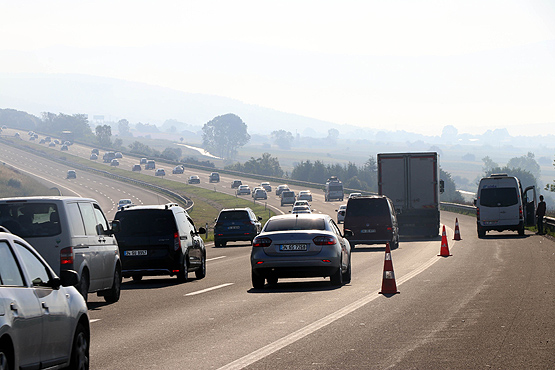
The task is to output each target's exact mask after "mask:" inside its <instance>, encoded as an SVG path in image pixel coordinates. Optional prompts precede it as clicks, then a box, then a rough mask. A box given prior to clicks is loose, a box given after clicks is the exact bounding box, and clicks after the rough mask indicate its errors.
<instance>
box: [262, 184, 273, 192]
mask: <svg viewBox="0 0 555 370" xmlns="http://www.w3.org/2000/svg"><path fill="white" fill-rule="evenodd" d="M260 186H262V187H263V188H264V190H266V192H267V193H269V192H271V191H272V185H270V183H269V182H263V183H261V184H260Z"/></svg>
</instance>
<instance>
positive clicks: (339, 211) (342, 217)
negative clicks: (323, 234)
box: [335, 204, 347, 224]
mask: <svg viewBox="0 0 555 370" xmlns="http://www.w3.org/2000/svg"><path fill="white" fill-rule="evenodd" d="M346 210H347V205H346V204H342V205H340V206H339V209H336V210H335V211H336V212H337V223H338V224H340V223H342V222H343V221H344V220H345V211H346Z"/></svg>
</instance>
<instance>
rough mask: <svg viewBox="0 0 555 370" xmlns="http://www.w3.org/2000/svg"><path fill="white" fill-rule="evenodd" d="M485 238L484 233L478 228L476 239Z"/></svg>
mask: <svg viewBox="0 0 555 370" xmlns="http://www.w3.org/2000/svg"><path fill="white" fill-rule="evenodd" d="M485 236H486V231H485V230H484V229H483V228H481V227H479V226H478V238H483V237H485Z"/></svg>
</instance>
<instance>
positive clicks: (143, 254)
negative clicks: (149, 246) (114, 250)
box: [123, 250, 148, 256]
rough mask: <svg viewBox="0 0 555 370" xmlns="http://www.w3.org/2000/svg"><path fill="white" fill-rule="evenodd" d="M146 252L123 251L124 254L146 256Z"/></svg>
mask: <svg viewBox="0 0 555 370" xmlns="http://www.w3.org/2000/svg"><path fill="white" fill-rule="evenodd" d="M147 254H148V253H147V251H146V250H138V251H124V252H123V255H124V256H146V255H147Z"/></svg>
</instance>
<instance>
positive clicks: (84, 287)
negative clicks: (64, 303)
mask: <svg viewBox="0 0 555 370" xmlns="http://www.w3.org/2000/svg"><path fill="white" fill-rule="evenodd" d="M76 288H77V290H78V291H79V293H81V295H82V296H83V298H85V302H87V299H88V298H89V273H88V272H87V270H83V275H81V279H79V283H78V284H77V286H76Z"/></svg>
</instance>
